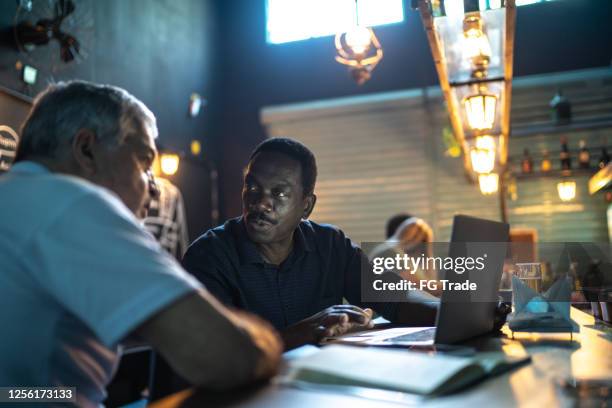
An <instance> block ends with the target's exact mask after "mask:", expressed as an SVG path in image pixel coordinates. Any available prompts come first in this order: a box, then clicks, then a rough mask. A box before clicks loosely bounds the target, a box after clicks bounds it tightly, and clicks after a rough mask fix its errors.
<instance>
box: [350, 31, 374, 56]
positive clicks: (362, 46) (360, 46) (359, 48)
mask: <svg viewBox="0 0 612 408" xmlns="http://www.w3.org/2000/svg"><path fill="white" fill-rule="evenodd" d="M344 40H345V41H346V45H348V46H349V47H350V48H351V50H353V53H355V54H357V55H359V54H365V52H366V51H367V50H368V49H369V48H370V44H371V43H372V33H371V32H370V29H369V28H367V27H363V26H355V27H353V28H352V29H351V30H350V31H348V32H347V33H346V36H345V37H344Z"/></svg>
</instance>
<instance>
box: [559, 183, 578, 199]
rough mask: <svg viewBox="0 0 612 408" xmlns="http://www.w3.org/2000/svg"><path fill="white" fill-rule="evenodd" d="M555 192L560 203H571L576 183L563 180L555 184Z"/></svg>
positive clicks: (574, 194)
mask: <svg viewBox="0 0 612 408" xmlns="http://www.w3.org/2000/svg"><path fill="white" fill-rule="evenodd" d="M557 192H558V193H559V198H560V199H561V201H572V200H573V199H574V198H576V182H575V181H573V180H564V181H560V182H559V183H557Z"/></svg>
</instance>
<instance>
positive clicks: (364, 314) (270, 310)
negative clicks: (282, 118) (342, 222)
mask: <svg viewBox="0 0 612 408" xmlns="http://www.w3.org/2000/svg"><path fill="white" fill-rule="evenodd" d="M316 176H317V168H316V162H315V158H314V155H313V154H312V152H311V151H310V150H309V149H308V148H307V147H306V146H304V145H302V144H301V143H299V142H297V141H294V140H291V139H285V138H275V139H268V140H266V141H264V142H263V143H261V144H260V145H259V146H257V148H256V149H255V150H254V151H253V153H252V154H251V158H250V161H249V164H248V166H247V170H246V173H245V177H244V185H243V190H242V203H243V212H242V216H241V217H238V218H234V219H230V220H228V221H227V222H226V223H225V224H223V225H222V226H219V227H217V228H214V229H211V230H209V231H208V232H206V233H205V234H204V235H202V236H201V237H199V238H198V239H197V240H196V241H195V242H194V243H193V244H192V245H191V246H190V247H189V249H188V250H187V253H186V254H185V256H184V258H183V266H184V267H185V269H186V270H187V271H189V272H191V273H192V274H193V275H195V276H196V277H197V278H198V279H199V280H200V281H202V282H203V283H204V284H205V286H206V288H207V289H208V290H209V291H210V292H211V293H213V294H214V295H215V296H217V298H219V299H220V300H221V301H222V302H223V303H225V304H227V305H232V306H235V307H238V308H241V309H246V310H248V311H251V312H254V313H256V314H258V315H260V316H262V317H264V318H265V319H267V320H269V321H270V322H271V323H272V324H273V325H274V326H275V327H276V328H277V329H278V330H279V331H280V332H281V334H282V337H283V340H284V341H285V347H286V348H287V349H290V348H293V347H296V346H298V345H301V344H304V343H309V342H316V341H318V340H319V339H321V338H322V337H324V336H329V335H336V334H341V333H344V332H346V331H349V330H353V329H356V328H359V327H371V317H372V310H371V309H370V308H372V309H374V310H375V311H376V312H377V313H379V314H381V315H383V316H384V317H385V318H387V319H389V320H391V321H395V322H402V323H412V324H415V325H433V322H434V318H435V312H436V307H435V305H432V304H431V303H429V304H427V303H414V302H412V303H377V304H373V303H372V304H367V303H364V302H362V301H361V263H362V262H368V259H367V257H366V256H365V255H364V253H363V252H362V250H361V249H360V248H359V247H357V246H356V245H355V244H354V243H353V242H352V241H351V240H350V239H349V238H348V237H347V236H346V235H345V234H344V233H343V232H342V231H341V230H340V229H338V228H337V227H335V226H332V225H325V224H317V223H316V222H313V221H310V220H308V217H309V216H310V213H311V212H312V210H313V208H314V205H315V202H316V196H315V194H314V186H315V181H316ZM343 298H344V299H346V300H347V301H348V302H349V303H350V305H342V302H343Z"/></svg>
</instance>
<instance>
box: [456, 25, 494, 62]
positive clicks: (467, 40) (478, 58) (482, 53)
mask: <svg viewBox="0 0 612 408" xmlns="http://www.w3.org/2000/svg"><path fill="white" fill-rule="evenodd" d="M463 54H464V56H465V58H466V59H467V60H468V61H470V62H471V64H472V68H474V69H476V70H484V69H486V68H487V67H488V66H489V62H490V61H491V44H489V39H488V38H487V36H486V35H485V34H484V33H483V32H482V31H480V30H478V29H469V30H467V31H466V32H465V33H464V39H463Z"/></svg>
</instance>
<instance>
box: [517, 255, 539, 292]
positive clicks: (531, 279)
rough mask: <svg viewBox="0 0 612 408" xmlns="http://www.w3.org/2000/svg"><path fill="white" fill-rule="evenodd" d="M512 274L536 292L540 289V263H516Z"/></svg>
mask: <svg viewBox="0 0 612 408" xmlns="http://www.w3.org/2000/svg"><path fill="white" fill-rule="evenodd" d="M514 274H515V275H516V277H517V278H519V279H520V280H521V282H523V283H524V284H525V285H526V286H527V287H530V288H531V289H533V290H534V291H535V292H536V293H540V290H542V265H541V264H540V263H539V262H529V263H517V264H516V268H515V270H514Z"/></svg>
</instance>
